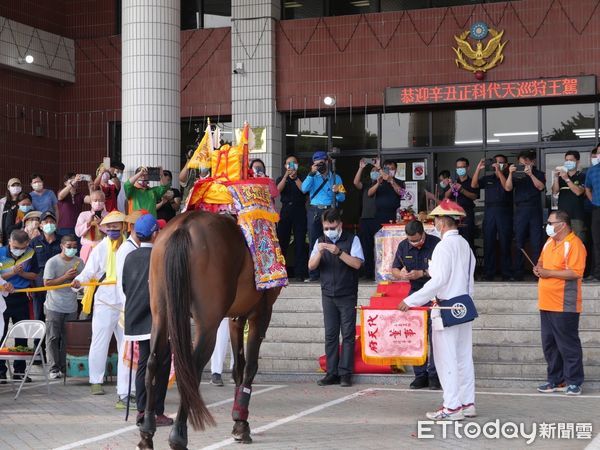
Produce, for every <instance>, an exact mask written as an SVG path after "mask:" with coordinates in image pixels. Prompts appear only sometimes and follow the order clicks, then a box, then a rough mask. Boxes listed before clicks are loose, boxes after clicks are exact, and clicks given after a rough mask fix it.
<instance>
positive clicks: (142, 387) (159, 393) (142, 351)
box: [129, 340, 171, 416]
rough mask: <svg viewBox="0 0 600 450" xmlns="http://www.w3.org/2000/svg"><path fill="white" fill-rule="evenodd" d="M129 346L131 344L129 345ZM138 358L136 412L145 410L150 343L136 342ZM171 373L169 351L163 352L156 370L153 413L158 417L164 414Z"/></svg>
mask: <svg viewBox="0 0 600 450" xmlns="http://www.w3.org/2000/svg"><path fill="white" fill-rule="evenodd" d="M129 345H131V344H129ZM138 345H139V358H138V368H137V372H136V374H135V397H136V404H137V409H138V412H143V411H144V410H145V409H146V365H147V364H148V357H149V356H150V341H149V340H148V341H138ZM170 371H171V351H170V350H169V351H167V352H165V355H164V357H163V358H162V360H161V361H158V367H157V370H156V383H155V385H154V388H155V403H154V406H155V408H154V412H155V413H156V415H158V416H160V415H162V414H164V412H165V397H166V396H167V386H168V384H169V372H170Z"/></svg>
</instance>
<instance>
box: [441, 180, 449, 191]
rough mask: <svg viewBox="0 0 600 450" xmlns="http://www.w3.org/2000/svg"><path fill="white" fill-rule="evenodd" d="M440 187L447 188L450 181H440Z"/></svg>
mask: <svg viewBox="0 0 600 450" xmlns="http://www.w3.org/2000/svg"><path fill="white" fill-rule="evenodd" d="M440 187H441V188H442V189H446V188H447V187H448V183H446V182H445V181H440Z"/></svg>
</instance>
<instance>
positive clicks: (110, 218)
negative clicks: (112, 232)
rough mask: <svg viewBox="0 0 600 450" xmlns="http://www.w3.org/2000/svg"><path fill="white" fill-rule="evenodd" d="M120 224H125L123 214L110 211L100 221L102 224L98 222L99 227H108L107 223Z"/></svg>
mask: <svg viewBox="0 0 600 450" xmlns="http://www.w3.org/2000/svg"><path fill="white" fill-rule="evenodd" d="M120 222H125V214H123V213H122V212H119V211H111V212H109V213H108V214H107V215H106V216H104V219H102V222H100V225H101V226H102V225H108V224H109V223H120Z"/></svg>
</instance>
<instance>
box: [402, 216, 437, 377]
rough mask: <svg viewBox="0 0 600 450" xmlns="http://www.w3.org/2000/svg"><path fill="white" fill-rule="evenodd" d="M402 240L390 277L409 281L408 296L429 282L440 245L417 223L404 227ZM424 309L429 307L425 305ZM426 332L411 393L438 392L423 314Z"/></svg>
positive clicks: (429, 327) (410, 223) (431, 351)
mask: <svg viewBox="0 0 600 450" xmlns="http://www.w3.org/2000/svg"><path fill="white" fill-rule="evenodd" d="M404 230H405V232H406V239H404V240H403V241H402V242H400V244H399V245H398V250H396V257H395V258H394V262H393V264H392V275H393V276H394V278H395V279H396V280H402V281H410V293H409V295H410V294H412V293H413V292H415V291H418V290H419V289H421V288H422V287H423V285H425V283H426V282H427V281H428V280H429V278H430V277H429V273H428V272H427V270H428V269H429V260H430V259H431V255H432V254H433V249H434V248H435V246H436V245H437V244H438V242H440V239H439V238H438V237H436V236H430V235H428V234H427V233H425V230H424V229H423V224H422V223H421V222H419V221H418V220H413V221H411V222H408V223H407V224H406V227H405V229H404ZM427 306H430V304H429V305H427ZM427 320H428V323H429V325H428V331H429V349H430V351H429V356H428V358H427V360H426V361H425V363H424V364H423V365H422V366H414V367H413V370H414V372H415V379H414V380H413V381H412V383H410V388H411V389H422V388H425V387H427V386H429V389H440V388H441V385H440V380H439V379H438V376H437V372H436V370H435V361H434V359H433V347H432V344H431V319H430V318H429V313H428V314H427Z"/></svg>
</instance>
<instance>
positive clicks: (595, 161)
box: [592, 158, 600, 166]
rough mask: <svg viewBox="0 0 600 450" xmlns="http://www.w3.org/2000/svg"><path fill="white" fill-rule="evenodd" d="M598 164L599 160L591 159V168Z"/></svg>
mask: <svg viewBox="0 0 600 450" xmlns="http://www.w3.org/2000/svg"><path fill="white" fill-rule="evenodd" d="M599 162H600V158H592V166H595V165H596V164H598V163H599Z"/></svg>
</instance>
